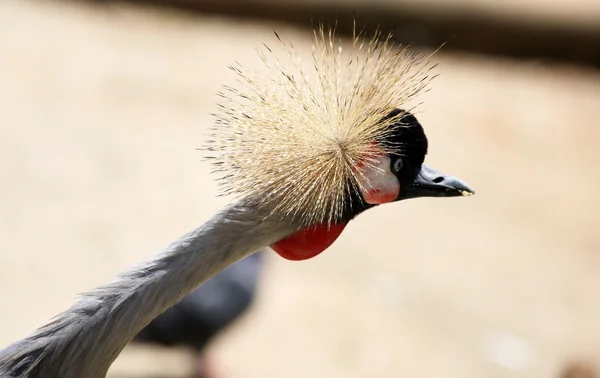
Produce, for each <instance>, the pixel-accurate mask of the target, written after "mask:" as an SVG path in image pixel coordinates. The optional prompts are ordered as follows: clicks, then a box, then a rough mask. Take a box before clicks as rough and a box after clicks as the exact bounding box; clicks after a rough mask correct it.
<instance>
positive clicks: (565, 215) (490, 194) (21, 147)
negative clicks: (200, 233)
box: [0, 0, 600, 378]
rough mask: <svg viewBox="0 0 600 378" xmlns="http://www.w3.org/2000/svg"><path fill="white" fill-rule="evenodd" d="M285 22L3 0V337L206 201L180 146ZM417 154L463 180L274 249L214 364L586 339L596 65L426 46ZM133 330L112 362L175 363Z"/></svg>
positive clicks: (486, 372) (594, 244)
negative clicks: (422, 144)
mask: <svg viewBox="0 0 600 378" xmlns="http://www.w3.org/2000/svg"><path fill="white" fill-rule="evenodd" d="M273 28H276V29H277V30H278V31H279V32H280V34H281V35H283V36H284V37H285V38H288V39H293V40H294V41H295V45H297V46H300V47H301V48H307V47H308V46H309V45H308V44H309V39H308V38H309V36H310V34H309V33H308V32H306V31H301V30H294V29H290V28H286V27H285V26H283V25H275V24H269V25H267V24H263V25H256V24H251V23H244V22H240V21H239V20H236V21H235V22H232V21H228V20H227V19H218V18H186V17H182V16H179V15H177V14H159V13H156V12H144V11H139V10H136V9H134V8H126V7H112V8H110V10H103V8H93V9H90V8H87V7H83V6H76V5H73V4H71V5H64V4H63V5H57V4H44V3H32V2H27V1H22V0H4V1H3V2H0V47H1V49H2V50H1V51H2V54H1V58H0V172H1V173H2V185H0V198H1V200H0V248H1V250H2V252H0V308H1V309H2V312H1V314H0V344H1V345H5V344H8V343H9V342H11V341H13V340H14V339H16V338H19V337H23V336H25V335H26V334H27V333H29V332H30V331H31V330H32V329H33V328H34V327H36V326H39V325H41V324H42V323H45V322H46V321H47V320H48V319H49V318H50V317H51V316H53V315H55V314H56V313H57V312H59V311H62V310H63V309H65V308H66V307H67V306H68V305H69V304H70V303H72V301H73V300H74V296H75V294H76V293H78V292H81V291H84V290H87V289H90V288H92V287H93V286H95V285H98V284H100V283H103V282H105V281H107V280H109V279H111V278H112V277H113V276H114V275H115V274H116V273H117V272H119V271H121V270H123V269H125V268H126V267H128V266H130V265H131V264H133V263H135V262H137V261H139V260H141V259H143V258H146V257H148V256H150V255H151V254H152V253H154V252H156V251H158V250H159V249H160V248H161V247H163V246H165V245H166V244H168V243H169V242H170V241H171V240H173V239H174V238H175V237H177V236H179V235H180V234H182V233H184V232H186V231H187V230H189V229H191V228H192V227H195V226H196V225H197V224H200V223H201V222H203V221H205V220H206V219H207V218H208V217H210V216H211V215H212V214H213V213H214V212H215V211H216V210H217V209H219V208H220V207H221V206H222V205H223V204H224V200H223V199H219V198H215V194H216V188H215V186H214V183H213V182H212V180H211V177H209V176H208V174H207V167H206V166H205V165H204V164H201V163H199V161H198V160H199V157H200V156H199V154H198V153H197V152H196V151H195V150H194V149H195V148H196V147H197V146H199V145H200V144H201V143H202V140H203V138H204V134H203V133H204V131H205V128H206V127H207V126H208V125H209V124H210V123H211V121H212V119H211V117H210V116H209V113H210V112H211V111H212V110H213V100H214V97H213V94H214V92H216V91H217V89H218V88H219V86H220V85H221V84H222V83H223V82H225V80H226V78H228V77H229V76H228V75H229V73H228V72H227V69H226V66H227V65H228V64H230V63H232V62H233V61H234V60H240V61H242V62H247V63H246V65H251V64H253V63H252V62H255V61H256V60H255V57H254V49H255V47H257V46H259V45H260V44H261V43H262V42H264V41H273V36H272V32H271V30H272V29H273ZM436 59H437V60H438V61H439V63H440V67H439V72H440V73H441V76H440V77H439V78H438V79H437V80H436V81H435V82H434V83H433V87H432V91H431V92H429V93H428V94H426V95H425V96H423V97H422V99H423V101H424V102H425V104H424V105H423V107H422V108H421V111H422V113H421V114H420V120H421V122H422V123H423V124H424V125H425V127H426V128H427V132H428V135H429V138H430V145H431V150H430V156H429V157H428V160H427V161H428V163H429V164H430V165H432V166H434V167H437V168H440V169H442V170H444V171H447V172H449V173H452V174H455V175H456V176H458V177H461V178H464V179H465V180H467V181H468V182H469V183H470V184H472V186H473V187H474V188H475V189H476V190H477V195H476V196H475V197H471V198H468V199H455V200H435V199H430V200H415V201H408V202H406V203H403V204H397V205H394V206H386V207H382V208H380V209H375V210H371V211H369V212H367V213H366V214H364V215H363V216H361V217H360V218H359V219H357V220H356V221H354V222H353V223H352V224H351V225H350V226H349V229H348V231H346V233H345V234H344V235H342V237H341V238H340V240H339V241H338V242H336V244H335V245H334V246H333V247H332V248H331V249H330V250H329V251H327V253H325V254H323V255H322V256H320V257H318V258H316V259H314V260H311V261H307V262H304V263H291V262H286V261H283V260H282V259H279V258H276V257H275V256H272V258H271V259H270V260H269V264H268V269H267V272H266V274H265V276H264V280H263V289H264V290H263V291H262V292H261V293H260V298H259V301H258V303H257V306H256V308H255V309H254V311H253V312H252V314H251V316H249V317H247V318H246V319H244V321H243V322H241V323H239V324H238V326H237V327H236V328H235V329H234V330H232V332H230V333H229V334H228V335H226V336H225V337H223V338H221V339H220V340H219V341H218V342H217V344H215V345H214V348H213V349H212V351H211V353H212V354H213V355H214V356H215V357H216V358H217V359H218V360H219V361H220V362H221V363H222V364H223V366H224V367H225V370H226V372H227V373H229V376H230V377H236V378H271V377H273V378H275V377H277V378H279V377H286V378H295V377H311V378H320V377H323V378H324V377H328V378H329V377H332V376H333V377H345V378H354V377H363V376H365V375H366V376H369V377H390V376H414V377H438V376H443V377H447V378H454V377H456V378H459V377H460V378H480V377H486V378H504V377H511V378H512V377H515V378H517V377H536V378H537V377H556V376H558V373H559V370H560V369H561V367H562V364H563V362H564V361H566V360H568V359H570V358H571V357H573V356H575V357H577V356H589V357H590V359H591V360H592V361H597V360H599V359H600V358H599V355H598V351H600V326H598V319H599V318H600V296H598V292H600V274H599V273H600V254H599V253H600V235H599V234H598V232H597V227H598V226H597V225H598V224H599V220H600V219H599V215H598V213H599V211H600V202H599V201H598V200H597V199H596V192H597V188H598V187H599V184H600V176H599V175H598V174H597V167H596V164H597V162H598V158H599V157H600V152H598V151H597V148H596V147H597V146H598V144H599V143H600V128H598V127H597V126H598V122H599V120H600V73H598V72H597V71H584V70H582V69H577V68H575V67H558V66H555V67H546V66H543V65H541V64H538V65H536V64H524V63H518V62H515V61H509V60H484V59H477V60H476V59H473V58H465V57H462V56H459V55H449V54H443V53H440V54H438V55H436ZM186 362H187V361H186V360H185V358H183V357H180V356H179V355H174V354H172V353H168V354H164V353H161V352H156V351H153V352H152V353H146V352H145V351H143V350H138V349H134V348H130V349H128V350H126V351H125V353H124V354H123V355H122V356H121V357H120V358H119V360H118V361H117V363H116V364H115V366H114V368H113V370H112V377H113V378H116V377H121V378H123V377H147V376H150V375H151V374H162V375H163V376H165V377H170V376H173V377H175V376H182V374H183V373H185V370H186V366H187V365H186Z"/></svg>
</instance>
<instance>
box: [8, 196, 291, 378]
mask: <svg viewBox="0 0 600 378" xmlns="http://www.w3.org/2000/svg"><path fill="white" fill-rule="evenodd" d="M265 211H267V210H266V209H262V210H260V209H257V208H256V207H255V206H253V205H251V204H250V203H248V202H239V203H237V204H235V205H233V206H230V207H228V208H226V209H225V210H223V211H221V212H220V213H218V214H217V215H215V216H214V217H213V218H212V219H211V220H209V221H208V222H206V223H205V224H203V225H202V226H200V227H198V228H197V229H195V230H193V231H191V232H190V233H188V234H186V235H184V236H183V237H181V238H180V239H179V240H177V241H175V242H174V243H172V244H171V245H170V246H169V247H167V248H166V249H165V250H164V251H163V252H161V253H159V254H158V255H156V256H155V257H154V258H152V259H150V260H148V261H146V262H144V263H142V264H140V265H138V266H135V267H133V268H132V269H130V270H129V271H127V272H125V273H124V274H121V275H120V276H118V277H117V278H116V279H115V280H114V281H113V282H111V283H109V284H107V285H104V286H101V287H99V288H97V289H95V290H93V291H90V292H88V293H85V294H83V295H82V296H81V298H80V300H79V301H77V302H76V303H75V304H74V305H73V306H72V307H71V308H70V309H68V310H67V311H65V312H63V313H62V314H60V315H58V316H57V317H55V318H54V319H53V320H52V321H51V322H50V323H48V324H47V325H45V326H43V327H41V328H40V329H38V330H37V331H36V332H34V333H33V334H32V335H30V336H29V337H27V338H25V339H23V340H21V341H19V342H17V343H15V344H13V345H11V346H9V347H8V348H6V349H4V350H2V351H0V377H19V378H25V377H28V378H33V377H40V378H81V377H86V378H103V377H104V376H105V375H106V372H107V371H108V368H109V367H110V365H111V364H112V362H113V361H114V360H115V359H116V357H117V356H118V355H119V353H120V352H121V350H122V349H123V348H124V347H125V346H126V345H127V344H128V343H129V342H130V341H131V340H132V339H133V338H134V337H135V335H137V333H138V332H139V331H141V330H142V329H143V328H144V327H145V326H146V325H147V324H148V323H149V322H150V321H151V320H152V319H154V318H156V317H157V316H158V315H160V314H161V313H162V312H164V311H165V310H167V309H168V308H169V307H171V306H173V305H174V304H175V303H177V302H178V301H179V300H180V299H182V298H183V297H184V296H185V295H186V294H188V293H189V292H191V291H193V290H194V289H195V288H196V287H197V286H198V285H200V284H201V283H202V282H204V281H206V280H207V279H209V278H210V277H212V276H213V275H215V274H216V273H218V272H219V271H221V270H222V269H224V268H226V267H227V266H229V265H231V264H233V263H234V262H236V261H238V260H240V259H242V258H244V257H246V256H248V255H249V254H251V253H254V252H256V251H258V250H260V249H262V248H264V247H265V246H268V245H270V244H271V243H273V242H274V241H276V240H278V239H279V238H282V237H284V236H285V235H286V234H288V233H290V232H291V231H292V229H291V228H290V226H289V225H288V224H286V223H282V222H272V221H269V219H265Z"/></svg>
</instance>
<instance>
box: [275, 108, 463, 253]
mask: <svg viewBox="0 0 600 378" xmlns="http://www.w3.org/2000/svg"><path fill="white" fill-rule="evenodd" d="M398 115H400V116H401V117H402V119H401V120H400V121H399V122H398V123H397V124H395V125H392V129H393V132H392V133H390V135H389V140H388V141H387V142H389V143H390V144H395V145H397V146H402V151H403V152H402V153H401V154H396V155H393V154H387V153H383V152H380V153H379V154H377V153H375V154H374V155H373V157H372V160H373V164H371V165H370V166H365V165H364V164H360V163H359V164H357V169H359V170H361V171H362V174H359V175H358V177H359V178H360V179H359V185H358V187H359V190H358V191H355V192H351V194H350V197H351V198H350V200H349V201H348V202H347V204H348V205H347V206H346V209H345V210H344V216H343V217H342V219H341V220H340V221H339V222H337V223H335V224H333V225H330V224H319V225H313V226H311V227H307V228H304V229H301V230H299V231H297V232H296V233H294V234H292V235H290V236H288V237H286V238H284V239H282V240H279V241H278V242H276V243H275V244H273V245H272V246H271V248H272V249H273V250H274V251H275V252H276V253H277V254H279V255H280V256H281V257H283V258H285V259H288V260H307V259H310V258H313V257H315V256H317V255H318V254H320V253H321V252H323V251H325V250H326V249H327V248H329V247H330V246H331V244H333V242H335V240H336V239H337V238H338V237H339V236H340V235H341V233H342V231H343V230H344V228H345V227H346V225H347V224H348V222H349V221H350V220H352V219H353V218H354V217H356V216H358V215H359V214H360V213H362V212H364V211H365V210H367V209H369V208H372V207H375V206H378V205H383V204H386V203H391V202H397V201H402V200H406V199H410V198H420V197H458V196H471V195H473V194H475V191H474V190H473V189H471V187H469V185H467V184H466V183H465V182H463V181H462V180H460V179H458V178H456V177H454V176H451V175H448V174H445V173H443V172H440V171H438V170H436V169H434V168H431V167H428V166H427V165H425V164H423V163H424V161H425V155H426V154H427V137H426V135H425V131H424V130H423V127H422V126H421V124H420V123H419V121H418V120H417V118H416V117H415V116H414V115H413V114H411V113H410V112H408V111H405V110H402V109H395V110H394V111H393V112H391V113H390V114H389V115H388V116H387V117H386V118H391V117H395V116H398ZM374 148H375V149H377V146H374Z"/></svg>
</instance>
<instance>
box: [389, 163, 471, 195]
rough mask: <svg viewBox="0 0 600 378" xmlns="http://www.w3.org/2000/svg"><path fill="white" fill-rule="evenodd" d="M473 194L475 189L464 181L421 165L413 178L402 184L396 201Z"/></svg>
mask: <svg viewBox="0 0 600 378" xmlns="http://www.w3.org/2000/svg"><path fill="white" fill-rule="evenodd" d="M473 194H475V191H474V190H473V189H471V187H469V185H467V184H466V183H465V182H464V181H462V180H460V179H458V178H456V177H453V176H450V175H447V174H445V173H442V172H439V171H437V170H435V169H433V168H429V167H428V166H426V165H422V166H421V170H420V171H419V173H418V174H417V177H416V178H415V180H414V181H413V182H412V183H411V184H408V185H406V184H405V185H403V186H402V189H401V190H400V195H399V196H398V199H397V201H401V200H405V199H409V198H418V197H460V196H472V195H473Z"/></svg>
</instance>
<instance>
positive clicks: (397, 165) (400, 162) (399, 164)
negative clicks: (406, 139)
mask: <svg viewBox="0 0 600 378" xmlns="http://www.w3.org/2000/svg"><path fill="white" fill-rule="evenodd" d="M403 167H404V159H402V158H400V157H399V158H396V159H395V160H394V161H392V172H394V173H398V172H400V171H401V170H402V168H403Z"/></svg>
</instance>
